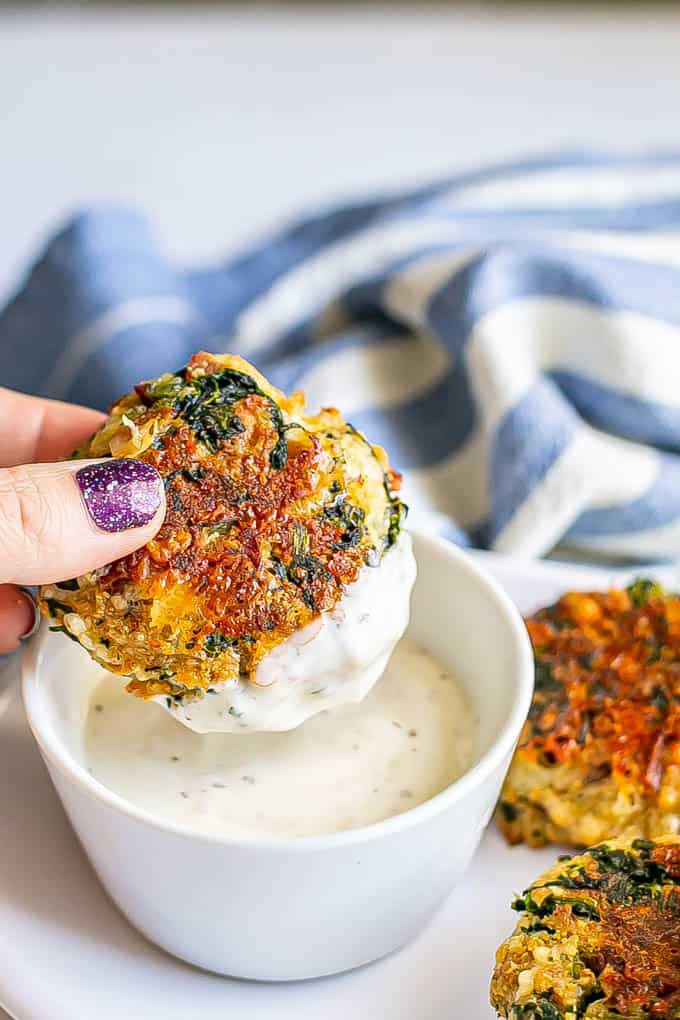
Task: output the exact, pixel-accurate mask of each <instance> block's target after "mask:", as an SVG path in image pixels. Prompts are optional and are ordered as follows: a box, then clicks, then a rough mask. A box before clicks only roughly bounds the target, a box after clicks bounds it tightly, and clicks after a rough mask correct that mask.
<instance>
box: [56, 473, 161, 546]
mask: <svg viewBox="0 0 680 1020" xmlns="http://www.w3.org/2000/svg"><path fill="white" fill-rule="evenodd" d="M76 481H77V483H78V486H79V488H80V491H81V493H82V496H83V500H84V502H85V506H86V508H87V512H88V514H89V515H90V518H91V520H92V522H93V523H94V524H95V526H96V527H97V528H99V529H100V530H101V531H126V530H127V529H128V528H141V527H143V525H145V524H148V523H149V521H150V520H151V519H152V518H153V517H154V516H155V514H156V512H157V510H158V508H159V506H160V505H161V501H162V499H163V495H162V493H163V482H162V479H161V476H160V475H159V474H158V472H157V471H156V469H155V468H154V467H152V466H151V464H146V463H145V462H144V461H143V460H108V461H105V462H104V463H103V464H88V465H87V467H82V468H80V470H79V471H76Z"/></svg>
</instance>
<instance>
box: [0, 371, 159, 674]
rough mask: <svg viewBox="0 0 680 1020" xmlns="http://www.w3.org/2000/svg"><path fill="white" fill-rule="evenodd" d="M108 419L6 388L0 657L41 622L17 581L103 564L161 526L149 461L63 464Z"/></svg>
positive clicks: (1, 395)
mask: <svg viewBox="0 0 680 1020" xmlns="http://www.w3.org/2000/svg"><path fill="white" fill-rule="evenodd" d="M103 420H104V416H103V415H101V414H100V413H99V412H98V411H92V410H90V409H89V408H86V407H76V406H75V405H72V404H62V403H59V402H58V401H53V400H40V399H38V398H36V397H28V396H24V395H23V394H21V393H14V392H13V391H11V390H6V389H2V388H0V654H4V653H6V652H11V651H13V650H14V649H15V648H16V646H17V643H18V642H19V640H20V639H21V638H22V637H25V636H26V635H27V634H29V633H30V632H32V630H33V627H34V624H35V620H36V608H35V606H34V604H33V602H32V600H31V597H30V594H29V593H27V592H24V591H22V590H21V589H20V588H18V587H17V585H35V584H46V583H49V582H56V581H64V580H66V579H67V578H72V577H77V576H78V575H79V574H83V573H85V572H86V571H88V570H94V569H95V568H96V567H101V566H103V565H104V564H106V563H110V562H111V561H112V560H115V559H118V558H119V557H121V556H126V555H127V554H128V553H130V552H132V551H133V550H134V549H138V548H139V547H140V546H142V545H144V544H145V543H146V542H148V541H149V540H150V539H151V538H153V536H154V535H155V534H156V532H157V531H158V529H159V528H160V526H161V524H162V522H163V517H164V513H165V498H164V493H163V482H162V479H161V477H160V475H159V474H158V472H157V471H156V470H155V468H153V467H151V465H149V464H145V463H144V462H142V461H136V460H113V459H111V458H108V459H105V460H86V461H82V460H80V461H79V460H75V461H66V462H64V461H63V458H64V457H66V456H68V454H69V453H70V452H71V451H72V450H73V449H74V447H76V446H78V444H79V443H81V442H82V441H83V440H84V439H86V438H87V436H88V435H90V434H91V433H92V432H94V431H95V429H97V428H98V427H99V426H100V425H101V423H102V421H103Z"/></svg>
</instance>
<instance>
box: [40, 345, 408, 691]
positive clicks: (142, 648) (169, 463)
mask: <svg viewBox="0 0 680 1020" xmlns="http://www.w3.org/2000/svg"><path fill="white" fill-rule="evenodd" d="M75 456H76V457H79V458H84V457H90V458H91V457H133V458H139V459H141V460H144V461H146V462H148V463H149V464H152V465H153V466H154V467H155V468H157V470H158V471H159V472H160V474H161V476H162V477H163V479H164V483H165V490H166V504H167V511H166V516H165V520H164V523H163V525H162V527H161V529H160V531H159V532H158V534H157V535H156V537H155V538H154V539H153V540H152V541H151V542H149V543H147V545H145V546H144V547H143V548H142V549H139V550H138V551H136V552H134V553H132V554H130V555H129V556H126V557H125V558H123V559H120V560H118V561H116V562H115V563H111V564H109V565H108V566H106V567H104V568H102V569H100V570H97V571H94V572H92V573H89V574H86V575H84V576H82V577H78V578H73V579H71V580H69V581H66V582H62V583H61V584H57V585H48V586H45V587H43V589H42V591H41V593H40V604H41V608H42V610H43V612H44V613H45V615H46V616H48V617H49V618H50V620H51V621H52V622H53V624H54V625H55V628H56V629H59V630H63V631H64V632H65V633H66V634H67V635H68V636H70V637H72V638H74V639H75V640H77V641H79V642H80V644H81V645H82V646H83V647H84V648H86V649H87V650H88V652H89V653H90V655H91V656H92V657H93V658H94V659H95V660H96V661H98V662H99V663H101V665H103V666H104V667H105V668H106V669H107V670H109V671H111V672H113V673H120V674H123V675H125V676H128V677H130V681H129V683H128V690H129V691H130V692H131V693H133V694H135V695H138V696H139V697H143V698H149V697H154V696H157V695H166V696H167V697H181V696H183V695H184V694H186V693H187V692H192V691H194V692H200V691H205V690H209V689H210V687H211V685H212V684H214V683H218V682H220V681H225V680H231V679H234V678H237V677H241V678H245V679H249V680H253V678H254V675H255V671H256V668H257V665H258V663H259V662H260V661H261V659H262V658H263V657H264V656H265V655H266V654H267V652H268V651H270V650H271V649H272V648H273V647H274V646H276V645H277V644H279V643H280V642H282V641H284V640H285V639H286V638H287V637H288V636H290V635H291V634H292V633H294V632H295V631H297V630H299V629H301V628H303V627H304V626H306V624H308V623H309V622H310V621H311V620H312V619H313V618H314V617H315V616H318V615H319V614H320V613H322V612H324V611H328V610H332V609H333V608H334V607H335V606H336V604H337V603H338V601H339V600H340V599H341V597H342V595H343V593H344V591H345V589H346V587H347V585H349V584H351V583H352V582H353V581H355V580H356V579H357V577H358V575H359V573H360V571H361V570H362V569H363V568H364V567H365V566H376V565H378V564H379V563H380V559H381V557H382V555H383V553H384V552H385V550H386V549H387V548H388V547H389V546H390V545H391V544H392V543H393V542H394V541H395V539H396V537H397V535H398V533H399V530H400V527H401V520H402V515H403V509H404V508H403V506H402V504H401V503H400V502H399V499H398V498H397V496H396V491H397V490H398V488H399V484H400V476H399V475H398V474H396V473H395V472H394V471H392V470H391V468H390V466H389V463H388V461H387V457H386V455H385V453H384V451H383V450H381V449H380V448H379V447H375V446H371V444H370V443H369V442H368V441H367V440H366V439H365V438H364V437H363V436H362V435H361V434H360V433H359V432H357V431H356V430H355V429H354V428H353V427H352V426H351V425H349V424H347V423H346V422H345V421H344V420H343V418H342V416H341V414H340V412H339V411H337V410H335V409H334V408H325V409H323V410H322V411H321V412H320V413H319V414H318V415H308V414H306V413H305V409H304V398H303V396H302V394H300V393H296V394H293V395H292V396H291V397H286V396H285V395H284V394H283V393H282V392H281V391H280V390H277V389H276V388H275V387H273V386H272V385H271V384H270V383H269V382H268V381H267V380H266V379H265V378H264V376H262V375H261V374H260V373H259V372H258V371H257V370H256V369H255V368H253V367H252V365H249V364H248V363H247V362H245V361H243V359H241V358H238V357H235V356H231V355H212V354H205V353H200V354H196V355H195V356H194V357H193V358H192V359H191V360H190V362H189V363H188V365H186V366H185V367H184V368H182V369H180V370H179V371H177V372H172V373H166V374H165V375H162V376H160V377H159V378H157V379H152V380H150V381H148V382H145V383H141V384H140V385H139V386H137V387H135V390H134V392H133V393H130V394H128V395H127V396H125V397H123V398H122V399H120V400H119V401H117V402H116V403H115V404H114V405H113V406H112V408H111V414H110V417H109V419H108V421H107V422H105V424H104V425H103V426H102V427H101V428H100V429H99V431H98V432H97V433H96V434H95V435H94V436H93V437H92V438H91V439H90V441H89V442H88V443H87V444H86V445H85V446H83V447H82V448H81V449H79V450H78V451H76V454H75Z"/></svg>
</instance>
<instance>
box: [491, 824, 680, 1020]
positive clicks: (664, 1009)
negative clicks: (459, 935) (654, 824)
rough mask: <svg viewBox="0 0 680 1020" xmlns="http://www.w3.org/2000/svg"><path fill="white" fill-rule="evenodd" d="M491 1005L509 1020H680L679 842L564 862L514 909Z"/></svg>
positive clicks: (640, 843)
mask: <svg viewBox="0 0 680 1020" xmlns="http://www.w3.org/2000/svg"><path fill="white" fill-rule="evenodd" d="M513 909H514V910H517V911H519V912H520V913H521V916H520V919H519V921H518V923H517V927H516V928H515V931H514V932H513V934H512V935H511V936H510V938H509V939H507V941H506V942H504V943H503V945H502V946H501V947H500V949H499V950H498V952H497V954H496V968H495V970H494V974H493V979H492V982H491V1002H492V1005H493V1006H494V1007H495V1008H496V1010H497V1011H498V1014H499V1016H502V1017H507V1018H510V1020H677V1018H678V1017H680V838H678V837H674V836H667V837H664V838H662V839H659V840H656V841H651V840H644V839H637V840H633V842H632V843H627V842H624V841H621V840H618V841H612V842H609V843H606V844H602V845H599V846H595V847H592V848H591V849H590V850H587V851H586V852H585V853H583V854H580V855H579V856H577V857H568V856H567V857H561V858H560V859H559V862H558V863H557V864H556V865H555V866H554V867H553V868H551V869H550V871H548V872H546V874H545V875H543V876H542V877H541V878H539V879H538V880H537V881H536V882H534V883H533V884H532V885H531V886H530V887H529V888H528V889H527V890H526V891H525V892H524V893H523V894H522V895H521V896H520V897H518V898H517V899H516V900H515V902H514V903H513Z"/></svg>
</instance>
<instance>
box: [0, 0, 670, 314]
mask: <svg viewBox="0 0 680 1020" xmlns="http://www.w3.org/2000/svg"><path fill="white" fill-rule="evenodd" d="M679 52H680V9H679V8H678V6H677V5H669V6H666V7H661V8H656V7H654V5H653V4H649V3H643V4H640V5H633V6H626V5H624V6H623V7H621V8H619V7H618V6H617V5H612V6H609V7H607V6H605V7H603V8H601V9H595V10H593V9H592V8H590V7H587V6H584V7H580V8H570V7H568V6H567V7H566V8H565V7H560V9H559V12H558V13H551V12H550V11H548V10H547V9H545V8H544V7H543V6H542V5H538V6H536V7H526V8H520V9H515V8H506V7H504V6H502V7H501V8H493V9H492V8H477V9H466V8H465V7H462V8H461V7H460V6H458V5H455V6H454V7H449V8H447V7H445V6H444V7H441V6H440V7H436V8H428V7H426V6H421V5H413V6H412V7H411V8H410V9H409V8H408V7H405V8H402V7H397V8H394V7H384V8H375V7H370V6H368V7H365V6H357V5H354V4H348V5H344V6H336V7H327V8H323V9H320V8H317V7H315V6H313V5H312V6H302V7H293V8H288V7H287V6H285V5H276V6H275V7H271V8H267V7H260V6H252V5H250V6H236V7H219V6H217V7H215V6H213V7H206V8H203V7H201V6H200V5H198V4H193V3H192V4H190V5H183V6H175V7H170V8H163V7H158V6H151V7H140V6H134V5H133V6H130V7H128V8H125V9H118V10H117V9H115V8H103V9H100V10H92V8H88V9H84V8H71V9H68V8H67V9H59V10H54V9H51V8H49V7H42V6H39V7H33V6H29V7H25V8H23V9H12V8H6V9H2V8H0V129H1V132H2V134H1V136H0V139H1V140H0V151H1V153H2V160H1V163H0V167H1V171H0V172H1V175H2V176H1V181H2V188H1V190H0V228H1V229H0V300H1V299H2V297H3V296H4V295H6V294H7V292H8V290H9V289H10V288H11V287H12V286H13V284H14V283H16V281H17V279H18V276H19V274H20V272H21V271H22V269H23V268H24V267H25V266H26V262H27V259H28V258H29V257H30V256H31V255H32V254H33V253H34V252H35V251H36V250H37V248H38V246H39V245H40V243H41V241H42V239H43V238H44V237H45V235H46V234H47V233H48V232H49V231H50V230H51V229H52V228H53V227H54V226H55V224H57V223H58V222H59V221H60V220H61V219H63V218H64V217H65V216H66V215H67V214H68V213H69V212H70V211H71V210H73V209H74V208H76V207H78V206H80V205H83V204H84V203H88V202H93V201H98V200H111V199H113V200H118V201H121V202H126V203H135V204H137V205H139V206H141V207H143V208H145V209H147V210H148V211H149V212H150V214H151V215H152V217H153V218H154V220H155V223H156V226H157V229H158V232H159V235H160V236H161V238H162V241H163V243H164V244H165V245H166V247H167V249H168V250H169V251H170V253H171V254H172V255H173V256H176V257H177V258H178V259H183V260H200V261H204V260H206V259H210V258H212V257H214V256H216V255H217V254H219V253H222V252H224V251H228V250H233V249H234V248H235V247H237V246H238V245H240V244H241V243H242V242H243V241H245V240H247V239H248V238H252V237H253V236H254V235H257V233H258V232H261V231H262V230H264V229H268V228H269V227H270V226H272V225H274V224H276V223H280V222H281V221H282V220H284V219H285V218H287V217H289V216H291V215H292V214H293V213H295V212H296V211H298V210H300V209H302V208H305V207H309V206H316V205H318V204H320V203H324V202H326V201H333V200H335V199H337V198H339V197H342V196H345V195H348V194H350V193H354V192H357V191H364V192H365V191H370V190H372V189H376V188H383V187H392V186H398V185H400V184H402V183H410V182H415V181H420V180H421V179H423V178H427V177H430V176H431V175H436V174H442V173H447V172H449V171H452V170H456V169H463V168H469V167H473V166H476V165H478V164H480V163H484V162H486V161H489V160H496V159H502V158H505V157H510V156H517V155H522V154H527V153H536V152H541V151H544V150H546V149H548V148H554V147H574V146H582V145H585V146H591V147H592V146H595V147H599V146H609V147H611V146H613V147H616V148H618V149H626V148H639V147H641V146H642V147H644V146H664V147H668V146H671V145H673V144H677V145H678V146H680V127H679V122H678V109H680V60H679V59H678V53H679Z"/></svg>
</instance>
